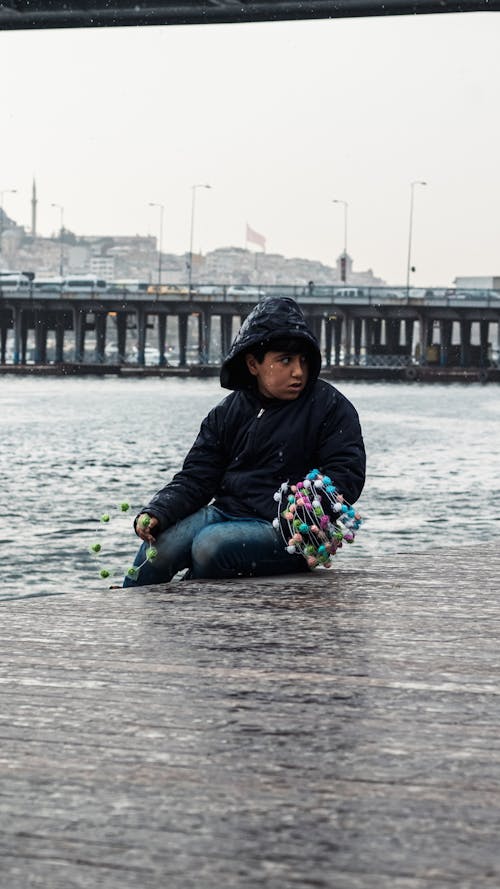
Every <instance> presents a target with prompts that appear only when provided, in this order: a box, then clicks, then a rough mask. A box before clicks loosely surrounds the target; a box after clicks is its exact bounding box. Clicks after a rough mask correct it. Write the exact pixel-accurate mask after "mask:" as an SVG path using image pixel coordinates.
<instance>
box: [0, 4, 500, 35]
mask: <svg viewBox="0 0 500 889" xmlns="http://www.w3.org/2000/svg"><path fill="white" fill-rule="evenodd" d="M496 11H500V0H384V2H381V0H286V2H285V0H200V2H197V0H165V2H163V3H162V2H158V0H157V2H156V3H147V2H135V3H134V2H130V0H129V2H124V3H118V2H109V0H104V2H97V0H93V2H92V0H90V2H85V0H80V2H74V3H71V2H62V0H48V2H38V0H17V2H16V0H14V2H5V0H4V2H1V0H0V29H1V30H25V29H36V28H97V27H118V26H120V27H123V26H127V25H130V26H132V25H135V26H137V25H200V24H217V23H220V24H222V23H230V22H235V23H236V22H264V21H286V20H289V21H292V20H297V19H318V18H323V19H325V18H352V17H359V16H392V15H420V14H429V13H452V12H496Z"/></svg>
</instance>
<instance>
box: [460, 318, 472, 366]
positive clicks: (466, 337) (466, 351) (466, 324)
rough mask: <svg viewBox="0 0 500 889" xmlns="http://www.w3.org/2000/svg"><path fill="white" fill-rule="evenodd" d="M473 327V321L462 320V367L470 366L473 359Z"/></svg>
mask: <svg viewBox="0 0 500 889" xmlns="http://www.w3.org/2000/svg"><path fill="white" fill-rule="evenodd" d="M471 328H472V322H471V321H466V320H461V321H460V367H469V365H470V359H471V349H470V340H471Z"/></svg>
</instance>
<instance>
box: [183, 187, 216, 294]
mask: <svg viewBox="0 0 500 889" xmlns="http://www.w3.org/2000/svg"><path fill="white" fill-rule="evenodd" d="M197 188H212V186H211V185H192V186H191V189H192V192H193V194H192V198H191V234H190V238H189V269H188V273H189V279H188V288H189V295H190V296H191V284H192V280H193V234H194V205H195V200H196V189H197Z"/></svg>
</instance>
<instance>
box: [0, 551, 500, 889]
mask: <svg viewBox="0 0 500 889" xmlns="http://www.w3.org/2000/svg"><path fill="white" fill-rule="evenodd" d="M499 569H500V547H499V546H483V547H476V548H475V549H471V550H469V551H467V550H456V551H451V550H446V551H445V550H443V551H439V550H436V551H434V552H431V553H427V554H421V555H418V554H415V555H412V556H407V555H395V556H390V557H384V558H380V559H366V560H364V559H363V560H360V559H357V560H354V559H353V558H349V557H344V554H340V555H339V558H338V562H337V567H336V569H335V571H332V572H330V573H327V572H322V573H319V574H316V575H312V576H311V577H310V578H307V579H304V578H302V577H301V578H300V579H295V580H293V581H289V580H288V581H287V580H286V579H285V578H280V579H272V580H262V579H261V580H259V581H252V582H249V581H244V582H239V583H218V584H208V583H196V582H183V583H177V584H173V585H172V586H171V587H170V588H165V587H162V588H142V589H136V590H134V589H129V590H127V591H122V590H118V591H108V590H103V591H102V592H100V593H92V594H86V593H85V592H84V591H71V590H67V591H65V595H62V596H59V597H51V598H31V599H25V600H16V601H14V600H13V601H3V602H2V603H0V621H1V624H0V626H1V629H0V640H1V650H2V663H3V669H2V672H1V677H0V886H1V887H2V889H28V887H29V889H31V887H37V889H41V887H44V889H73V887H92V889H95V887H99V889H101V887H104V889H124V887H134V889H191V887H192V889H194V887H196V889H225V887H228V889H250V887H252V889H253V887H269V889H295V887H297V889H306V887H331V889H423V887H429V889H431V887H432V889H443V887H448V886H453V887H455V886H460V887H462V889H465V887H471V889H479V887H483V886H484V887H495V889H498V887H499V886H500V682H499V672H500V671H499V662H500V583H499V573H500V571H499Z"/></svg>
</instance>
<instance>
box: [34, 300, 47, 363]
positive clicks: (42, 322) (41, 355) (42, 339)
mask: <svg viewBox="0 0 500 889" xmlns="http://www.w3.org/2000/svg"><path fill="white" fill-rule="evenodd" d="M35 364H47V316H46V314H45V312H41V311H39V310H38V309H36V310H35Z"/></svg>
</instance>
